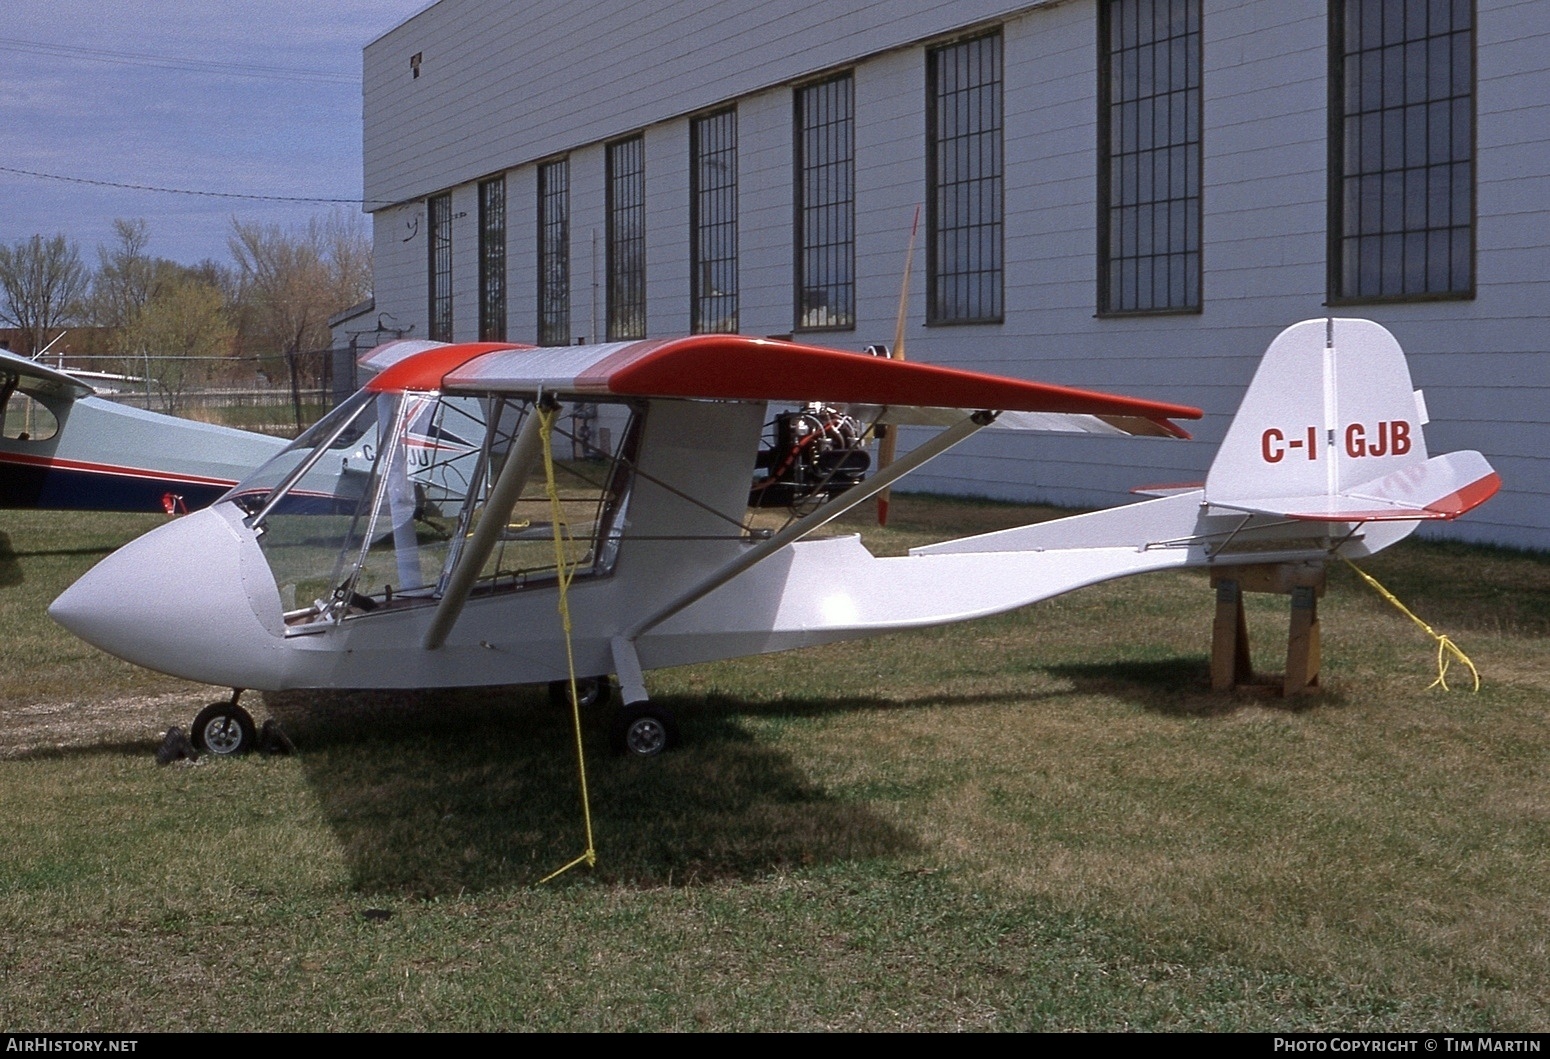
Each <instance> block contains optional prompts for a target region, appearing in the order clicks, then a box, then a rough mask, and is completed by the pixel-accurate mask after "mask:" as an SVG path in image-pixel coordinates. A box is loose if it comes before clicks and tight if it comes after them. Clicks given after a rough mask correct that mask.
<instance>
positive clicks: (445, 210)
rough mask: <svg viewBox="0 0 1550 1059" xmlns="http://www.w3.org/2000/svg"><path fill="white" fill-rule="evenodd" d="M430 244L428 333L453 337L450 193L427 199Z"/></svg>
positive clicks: (445, 339) (434, 338) (446, 338)
mask: <svg viewBox="0 0 1550 1059" xmlns="http://www.w3.org/2000/svg"><path fill="white" fill-rule="evenodd" d="M425 212H426V215H427V227H428V228H429V232H428V235H429V239H428V244H429V247H430V284H429V287H430V337H431V340H432V341H434V342H450V341H452V196H451V195H450V194H447V195H435V196H433V197H432V198H430V199H427V200H426V203H425Z"/></svg>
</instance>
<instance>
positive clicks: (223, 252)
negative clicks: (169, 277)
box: [0, 0, 429, 265]
mask: <svg viewBox="0 0 1550 1059" xmlns="http://www.w3.org/2000/svg"><path fill="white" fill-rule="evenodd" d="M427 6H429V2H428V0H262V2H257V0H195V2H184V0H142V2H140V3H134V4H131V3H125V2H123V0H64V2H61V0H4V15H5V17H4V18H3V19H0V169H17V170H28V171H32V172H37V173H49V174H56V175H59V176H65V177H75V178H80V179H85V180H99V181H107V182H111V183H119V184H138V185H148V186H152V187H163V188H175V189H186V190H192V191H213V192H229V193H240V194H248V195H270V196H294V197H303V198H323V199H330V198H344V199H359V198H360V194H361V89H360V73H361V49H362V48H363V47H364V46H365V45H366V44H367V43H368V42H369V41H371V40H373V39H375V38H376V37H378V36H381V35H382V34H383V33H386V32H387V31H388V30H389V29H392V28H393V27H394V26H396V25H397V24H399V23H400V22H402V21H403V20H404V19H406V18H408V17H409V16H410V15H413V14H415V13H416V12H418V11H421V10H423V9H424V8H426V7H427ZM330 208H332V207H330V206H329V205H327V204H325V203H313V202H306V203H283V202H265V201H250V200H244V199H234V198H213V197H202V196H194V195H180V194H165V193H158V192H151V191H134V190H128V189H122V188H107V187H98V186H92V185H87V184H78V183H66V182H62V181H57V180H48V179H39V178H37V177H31V176H22V175H19V174H17V173H13V172H5V171H0V243H4V244H6V245H11V244H14V243H15V242H17V241H18V240H20V239H24V238H27V237H29V236H31V235H33V234H34V233H40V234H43V235H45V236H51V235H53V234H54V233H56V232H63V233H64V234H65V235H66V236H68V237H69V238H71V239H74V240H75V241H76V242H77V243H79V244H80V247H81V253H82V256H83V257H84V258H85V260H86V261H88V262H89V263H91V264H92V265H95V263H96V260H97V256H96V247H97V245H98V244H99V243H102V242H106V241H108V240H110V239H111V237H112V224H113V219H114V218H115V217H139V218H144V219H145V220H146V221H147V222H148V223H149V225H150V233H151V245H150V251H151V253H153V254H156V255H157V256H160V257H169V258H172V259H174V260H176V261H182V262H184V263H186V264H193V263H195V262H197V261H199V260H201V259H202V258H206V257H210V258H215V259H216V260H219V261H223V262H224V261H227V260H228V259H229V254H228V251H227V249H226V236H227V232H228V231H229V229H230V226H231V218H232V217H233V216H237V217H240V218H242V219H244V220H261V221H272V222H276V223H279V224H281V225H285V226H291V225H299V224H305V223H306V221H307V219H308V218H309V217H311V216H313V215H315V214H318V213H322V212H326V211H327V210H329V209H330ZM344 208H346V209H352V210H359V206H349V207H344Z"/></svg>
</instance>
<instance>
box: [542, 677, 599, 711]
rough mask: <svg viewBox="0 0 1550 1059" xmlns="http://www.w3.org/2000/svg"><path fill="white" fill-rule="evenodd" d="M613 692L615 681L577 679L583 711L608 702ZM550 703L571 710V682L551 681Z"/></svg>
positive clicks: (579, 700)
mask: <svg viewBox="0 0 1550 1059" xmlns="http://www.w3.org/2000/svg"><path fill="white" fill-rule="evenodd" d="M613 690H614V688H613V681H611V680H609V679H608V678H607V677H577V678H576V698H577V700H578V702H577V705H579V706H580V707H581V708H582V709H583V710H588V709H591V708H592V707H593V706H596V705H597V704H598V703H600V702H607V701H608V697H609V696H610V695H612V694H613ZM549 701H550V702H552V703H554V704H555V705H556V706H558V707H560V708H562V709H570V681H568V680H551V681H550V682H549Z"/></svg>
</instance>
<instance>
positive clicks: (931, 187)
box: [926, 26, 1006, 327]
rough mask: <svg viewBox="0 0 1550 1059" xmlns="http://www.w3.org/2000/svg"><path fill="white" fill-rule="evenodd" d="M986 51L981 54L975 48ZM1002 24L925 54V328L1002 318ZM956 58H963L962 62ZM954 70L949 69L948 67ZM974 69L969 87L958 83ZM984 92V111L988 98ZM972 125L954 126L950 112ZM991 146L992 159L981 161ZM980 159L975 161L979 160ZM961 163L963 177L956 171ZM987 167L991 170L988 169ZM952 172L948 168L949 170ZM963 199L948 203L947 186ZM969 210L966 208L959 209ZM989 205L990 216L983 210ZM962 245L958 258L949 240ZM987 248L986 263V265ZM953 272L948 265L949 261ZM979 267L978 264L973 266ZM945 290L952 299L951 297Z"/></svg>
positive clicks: (1004, 205)
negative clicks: (974, 77)
mask: <svg viewBox="0 0 1550 1059" xmlns="http://www.w3.org/2000/svg"><path fill="white" fill-rule="evenodd" d="M982 48H983V49H984V50H983V51H981V50H980V49H982ZM1003 56H1004V44H1003V35H1002V31H1001V27H999V26H997V27H995V28H994V29H991V30H988V31H980V32H978V33H975V34H974V35H972V36H967V37H960V38H958V39H955V40H951V41H946V42H943V43H941V44H937V45H934V46H932V47H930V48H928V49H927V50H926V324H927V326H930V327H938V326H943V325H959V324H998V323H1002V322H1003V321H1004V320H1005V319H1006V144H1005V135H1006V77H1005V69H1006V64H1005V60H1004V57H1003ZM960 57H961V59H960ZM950 61H951V62H953V63H954V65H953V66H952V67H951V68H949V67H948V65H947V64H948V63H949V62H950ZM966 66H972V67H973V68H974V70H973V73H974V74H975V75H981V74H984V72H985V67H986V66H988V67H989V73H988V76H984V77H982V78H981V79H977V80H974V81H971V82H968V83H960V82H958V81H957V75H959V74H963V73H967V72H969V71H967V70H966V69H964V67H966ZM987 90H988V94H989V113H988V114H986V113H985V111H986V107H985V97H984V95H981V94H980V93H984V92H986V91H987ZM959 102H962V103H963V104H964V105H963V108H962V109H963V114H962V115H960V116H961V117H967V118H968V119H969V121H970V122H971V123H972V124H971V125H968V126H966V127H964V128H963V129H961V130H960V129H958V128H956V127H954V126H955V122H954V121H953V120H944V119H946V115H947V112H948V109H949V108H951V109H952V110H954V111H956V110H958V109H959V108H958V107H957V106H956V104H957V103H959ZM987 146H988V148H989V151H990V157H989V159H988V165H987V160H986V158H985V149H986V147H987ZM976 159H977V161H976ZM960 165H962V166H963V169H964V170H972V172H964V171H961V170H960V169H959V166H960ZM986 168H988V169H989V170H991V172H988V173H987V172H985V171H984V170H985V169H986ZM949 170H951V171H949ZM955 188H957V189H963V190H964V191H965V192H966V194H967V196H968V198H967V201H966V202H965V201H961V200H960V201H951V200H953V199H957V198H958V197H957V196H953V195H951V189H955ZM964 206H967V209H962V208H961V207H964ZM987 207H988V214H989V216H988V219H986V208H987ZM950 242H952V243H961V246H960V248H959V250H958V252H956V253H949V252H948V245H949V243H950ZM987 242H988V250H989V256H990V261H989V263H988V265H987V264H986V263H985V258H984V254H985V252H986V250H987ZM952 263H956V264H954V266H953V267H948V266H949V264H952ZM971 264H977V265H979V266H980V267H970V265H971ZM949 286H950V289H951V290H952V291H953V292H954V293H955V294H956V295H957V296H956V297H954V296H949Z"/></svg>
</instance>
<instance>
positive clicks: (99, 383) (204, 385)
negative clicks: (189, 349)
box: [43, 349, 356, 438]
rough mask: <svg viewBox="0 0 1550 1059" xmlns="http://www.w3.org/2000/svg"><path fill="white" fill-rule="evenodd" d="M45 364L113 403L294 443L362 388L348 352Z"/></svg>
mask: <svg viewBox="0 0 1550 1059" xmlns="http://www.w3.org/2000/svg"><path fill="white" fill-rule="evenodd" d="M43 359H44V360H45V361H47V362H48V363H49V364H50V366H52V367H59V368H62V369H63V370H65V371H69V372H72V373H74V374H76V375H78V376H80V377H81V379H82V380H83V381H84V382H87V383H89V384H90V385H91V386H93V387H95V388H96V390H97V395H98V396H99V397H102V398H104V399H106V400H109V401H116V402H118V403H119V404H125V405H130V406H132V407H135V408H144V409H147V410H149V411H152V412H161V413H164V414H167V415H176V416H182V417H183V418H185V419H196V420H199V421H200V422H204V423H218V424H220V425H222V426H229V427H236V428H239V429H241V430H253V431H258V432H260V433H264V434H272V435H275V436H277V437H288V438H290V437H295V436H296V435H297V434H299V433H301V432H302V431H303V430H305V429H306V428H307V427H309V426H311V425H312V424H313V423H315V422H317V421H318V420H319V419H321V418H322V417H323V415H324V414H325V413H327V411H328V410H329V409H330V408H332V407H333V406H334V405H335V404H336V403H338V401H339V400H340V399H341V398H342V397H344V396H348V395H349V394H350V393H353V392H354V390H355V388H356V386H355V354H354V352H353V351H351V350H349V349H312V350H304V351H302V352H299V353H288V354H281V355H275V356H269V357H175V356H158V355H155V354H147V355H142V356H139V357H124V356H96V355H93V356H81V355H68V354H67V355H65V356H64V357H63V358H61V362H56V361H55V358H53V357H50V356H47V355H45V357H44V358H43Z"/></svg>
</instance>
